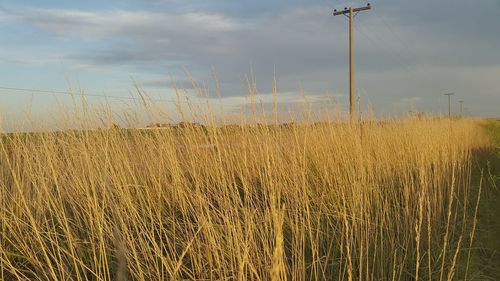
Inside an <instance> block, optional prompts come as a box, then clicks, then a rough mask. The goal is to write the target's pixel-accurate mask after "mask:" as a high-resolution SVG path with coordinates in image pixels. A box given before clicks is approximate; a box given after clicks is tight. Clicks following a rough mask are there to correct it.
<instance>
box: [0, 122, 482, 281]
mask: <svg viewBox="0 0 500 281" xmlns="http://www.w3.org/2000/svg"><path fill="white" fill-rule="evenodd" d="M489 145H490V144H489V140H488V139H487V138H486V136H485V134H484V132H483V129H482V128H481V121H478V120H473V119H454V120H448V119H439V118H401V119H392V120H385V121H375V120H373V121H371V120H365V121H364V122H353V123H345V122H335V121H331V122H321V123H314V122H309V123H308V122H301V123H299V124H290V125H287V126H279V125H266V126H265V125H260V126H256V125H254V126H251V125H248V124H246V125H240V126H227V127H221V126H215V125H212V126H211V125H207V126H206V127H201V126H189V125H188V126H185V127H183V128H162V129H151V130H139V129H117V128H114V129H101V130H65V131H58V132H45V133H43V132H40V133H30V134H27V133H11V134H3V135H2V140H1V142H0V149H1V150H0V228H1V229H0V231H1V233H0V235H1V240H0V241H1V245H0V279H1V280H456V279H457V278H460V279H463V278H467V274H469V273H468V268H467V267H468V266H467V264H468V262H467V261H468V259H469V258H470V248H471V246H472V243H473V239H474V232H475V217H476V210H477V201H474V200H469V198H470V197H471V196H470V195H471V193H475V194H476V196H475V197H480V196H477V195H478V193H479V192H480V189H479V190H478V189H477V188H475V189H473V188H471V187H472V186H473V184H472V179H471V169H472V168H471V167H472V160H471V158H472V153H473V152H474V151H476V150H481V149H483V148H486V147H488V146H489ZM474 184H477V183H474Z"/></svg>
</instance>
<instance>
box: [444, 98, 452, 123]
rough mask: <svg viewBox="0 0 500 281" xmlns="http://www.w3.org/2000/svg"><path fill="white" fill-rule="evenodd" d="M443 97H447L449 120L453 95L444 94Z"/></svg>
mask: <svg viewBox="0 0 500 281" xmlns="http://www.w3.org/2000/svg"><path fill="white" fill-rule="evenodd" d="M444 95H445V96H448V118H450V119H451V96H453V95H454V93H447V94H444Z"/></svg>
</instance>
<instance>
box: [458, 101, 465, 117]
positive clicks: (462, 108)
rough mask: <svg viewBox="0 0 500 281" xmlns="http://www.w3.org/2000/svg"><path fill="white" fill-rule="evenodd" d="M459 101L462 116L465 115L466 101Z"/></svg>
mask: <svg viewBox="0 0 500 281" xmlns="http://www.w3.org/2000/svg"><path fill="white" fill-rule="evenodd" d="M458 103H459V104H460V117H462V116H463V115H464V101H463V100H459V101H458Z"/></svg>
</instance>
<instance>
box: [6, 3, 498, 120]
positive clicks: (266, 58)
mask: <svg viewBox="0 0 500 281" xmlns="http://www.w3.org/2000/svg"><path fill="white" fill-rule="evenodd" d="M371 3H372V5H373V7H374V9H373V11H370V12H366V13H362V14H360V15H359V16H358V17H357V19H356V27H355V28H356V41H355V43H356V55H357V56H356V70H357V77H356V81H357V85H356V91H357V93H358V94H359V95H360V96H361V100H362V101H363V103H364V105H365V106H366V105H367V104H370V105H371V106H372V107H373V109H374V110H375V112H377V113H379V114H382V113H387V114H395V113H401V112H405V111H408V110H410V109H413V110H419V111H430V112H444V111H446V110H447V104H446V99H445V97H444V96H443V95H442V94H443V93H446V92H450V91H451V92H455V93H456V96H455V99H456V100H458V99H461V100H464V101H465V104H464V105H465V107H466V108H467V111H468V112H469V113H471V114H474V115H483V116H498V115H500V109H499V108H500V82H499V81H500V79H499V77H500V53H499V52H498V50H500V29H499V27H500V1H498V0H480V1H466V0H442V1H430V0H424V1H397V0H383V1H382V0H375V1H371ZM364 4H366V1H358V0H355V1H339V0H337V1H325V0H316V1H298V0H291V1H290V0H288V1H261V0H257V1H255V0H254V1H249V0H243V1H229V0H225V1H224V0H216V1H185V0H184V1H181V0H172V1H170V0H143V1H139V0H125V1H123V0H122V1H114V0H111V1H68V0H66V1H57V0H52V1H36V2H35V1H25V0H17V1H0V37H1V38H2V45H1V46H0V73H2V75H1V76H0V87H1V86H3V87H19V88H35V89H42V90H58V91H61V90H63V91H64V90H67V89H68V88H70V87H71V88H73V89H75V88H81V89H84V90H85V91H86V92H88V93H92V94H105V95H118V96H129V95H130V92H132V91H133V80H136V81H137V82H138V83H140V84H141V85H142V86H143V87H144V89H145V90H147V91H148V92H149V93H151V94H152V95H153V96H161V97H167V98H169V97H171V96H172V95H173V91H172V83H171V81H172V79H174V80H175V81H176V82H177V83H178V84H179V85H187V84H188V82H187V80H188V77H186V74H185V69H188V70H189V71H190V72H191V73H192V75H193V77H194V78H195V79H196V80H197V81H200V82H204V83H206V85H208V86H210V85H212V84H213V83H212V81H211V78H210V77H211V68H212V67H214V68H215V70H216V72H217V75H218V78H219V79H220V81H221V84H222V95H223V97H224V99H225V102H227V103H238V102H242V101H243V99H242V98H241V97H242V96H243V95H245V93H246V89H245V81H246V79H247V78H248V76H249V75H250V72H251V70H252V72H253V75H254V76H255V78H256V81H257V85H258V89H259V92H260V93H261V94H262V95H263V96H264V97H265V96H266V94H269V92H270V91H271V89H272V79H273V73H276V77H277V79H278V87H279V91H280V93H282V96H281V100H282V101H283V102H285V103H286V102H292V101H294V100H296V99H297V98H298V95H299V94H298V92H299V90H300V89H303V90H304V91H305V93H306V95H308V96H310V97H311V99H312V100H313V101H314V100H316V101H318V102H321V101H322V99H324V97H325V96H333V97H335V98H336V99H337V100H338V101H339V103H340V104H341V105H342V106H343V107H344V108H345V107H346V104H347V100H348V99H347V92H348V83H347V81H348V80H347V50H348V49H347V22H346V20H345V19H344V18H342V17H333V16H331V11H332V9H333V8H343V7H344V6H347V5H364ZM211 83H212V84H211ZM58 99H59V101H60V100H61V99H62V100H63V101H64V98H61V97H59V98H58ZM93 99H94V100H96V101H97V100H98V98H93ZM30 100H31V102H32V106H33V108H35V110H38V111H43V110H49V111H50V109H51V108H52V107H53V106H54V103H55V101H54V98H53V97H52V96H50V95H49V96H43V95H38V94H37V95H34V96H33V98H31V96H30V95H29V94H28V95H27V94H23V93H21V92H13V91H10V90H0V111H1V112H2V114H4V115H5V114H13V115H17V116H18V115H19V114H20V112H22V110H21V109H23V108H26V107H27V105H28V104H29V103H30ZM454 109H455V110H458V103H456V102H455V103H454Z"/></svg>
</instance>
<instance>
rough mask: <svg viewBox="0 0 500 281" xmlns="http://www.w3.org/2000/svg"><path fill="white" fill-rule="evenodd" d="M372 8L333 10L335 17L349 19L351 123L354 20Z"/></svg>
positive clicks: (350, 110)
mask: <svg viewBox="0 0 500 281" xmlns="http://www.w3.org/2000/svg"><path fill="white" fill-rule="evenodd" d="M371 8H372V7H371V5H370V3H368V4H367V5H366V6H365V7H359V8H353V7H349V8H347V7H345V8H344V10H343V11H337V10H333V15H334V16H340V15H344V16H347V15H348V16H347V17H348V18H349V115H350V116H351V121H352V120H353V119H354V114H355V113H354V26H353V24H354V23H353V19H354V17H355V16H356V15H357V14H358V13H359V12H361V11H366V10H370V9H371Z"/></svg>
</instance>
